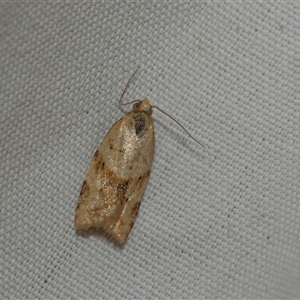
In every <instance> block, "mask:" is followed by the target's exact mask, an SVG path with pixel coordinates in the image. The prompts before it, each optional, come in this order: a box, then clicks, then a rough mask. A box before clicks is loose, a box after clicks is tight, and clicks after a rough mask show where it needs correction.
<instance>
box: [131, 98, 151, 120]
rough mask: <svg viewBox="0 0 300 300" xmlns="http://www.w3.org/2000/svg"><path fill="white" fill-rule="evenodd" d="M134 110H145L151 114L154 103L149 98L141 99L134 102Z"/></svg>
mask: <svg viewBox="0 0 300 300" xmlns="http://www.w3.org/2000/svg"><path fill="white" fill-rule="evenodd" d="M133 110H134V111H143V112H145V113H146V114H148V115H149V116H151V115H152V105H151V104H150V102H149V100H148V99H147V98H145V99H143V100H140V101H139V102H137V103H135V104H133Z"/></svg>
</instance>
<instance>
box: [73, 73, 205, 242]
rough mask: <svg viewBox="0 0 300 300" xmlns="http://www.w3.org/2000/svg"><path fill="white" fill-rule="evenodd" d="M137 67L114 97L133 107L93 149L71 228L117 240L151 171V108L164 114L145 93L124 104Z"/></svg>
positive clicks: (126, 227) (136, 206) (126, 232)
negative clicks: (96, 231)
mask: <svg viewBox="0 0 300 300" xmlns="http://www.w3.org/2000/svg"><path fill="white" fill-rule="evenodd" d="M136 71H137V70H136ZM136 71H135V72H134V74H133V75H132V76H131V78H130V79H129V81H128V83H127V85H126V87H125V89H124V91H123V93H122V95H121V98H120V100H119V105H127V104H132V103H133V109H132V111H131V112H129V113H127V114H126V115H125V116H124V117H123V118H121V119H120V120H119V121H117V122H116V123H115V124H114V125H113V126H112V127H111V129H110V130H109V132H108V133H107V134H106V135H105V137H104V138H103V140H102V142H101V144H100V146H99V148H98V149H97V151H96V153H95V155H94V157H93V159H92V162H91V165H90V167H89V169H88V171H87V174H86V177H85V180H84V182H83V185H82V188H81V192H80V196H79V200H78V204H77V208H76V213H75V221H74V223H75V228H76V229H88V228H90V227H96V228H103V229H104V230H105V231H106V232H108V233H109V234H111V235H112V237H113V238H114V239H115V240H116V241H117V242H118V243H120V244H123V243H124V242H125V241H126V239H127V237H128V235H129V233H130V231H131V228H132V226H133V224H134V222H135V218H136V215H137V213H138V211H139V207H140V203H141V200H142V198H143V195H144V192H145V189H146V185H147V182H148V179H149V175H150V169H151V165H152V160H153V154H154V145H155V135H154V125H153V120H152V117H151V115H152V109H153V108H156V109H158V110H160V111H161V112H163V113H165V112H164V111H162V110H161V109H160V108H158V107H156V106H153V105H151V104H150V102H149V100H148V99H147V98H144V99H142V100H134V101H131V102H129V103H125V104H123V102H122V98H123V95H124V93H125V91H126V89H127V87H128V85H129V82H130V81H131V79H132V77H133V76H134V75H135V73H136ZM165 114H166V115H167V116H169V117H170V118H172V117H171V116H170V115H168V114H167V113H165ZM172 119H173V120H174V121H175V122H176V123H178V124H179V125H180V126H181V127H182V128H183V129H184V130H185V131H186V129H185V128H184V127H183V126H182V125H181V124H180V123H179V122H178V121H176V120H175V119H174V118H172ZM186 132H187V131H186ZM187 134H188V135H190V134H189V133H188V132H187ZM190 136H191V135H190ZM191 137H192V136H191ZM192 139H194V138H193V137H192ZM194 140H195V139H194ZM195 141H196V142H197V143H199V142H198V141H197V140H195ZM199 144H200V143H199ZM200 145H201V146H202V144H200Z"/></svg>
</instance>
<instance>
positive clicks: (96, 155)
mask: <svg viewBox="0 0 300 300" xmlns="http://www.w3.org/2000/svg"><path fill="white" fill-rule="evenodd" d="M98 155H99V151H98V150H97V151H96V152H95V154H94V158H95V159H98Z"/></svg>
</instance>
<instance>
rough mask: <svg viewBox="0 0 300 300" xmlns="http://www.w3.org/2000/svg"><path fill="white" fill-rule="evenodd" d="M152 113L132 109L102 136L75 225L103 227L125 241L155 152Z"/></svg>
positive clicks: (83, 227)
mask: <svg viewBox="0 0 300 300" xmlns="http://www.w3.org/2000/svg"><path fill="white" fill-rule="evenodd" d="M154 144H155V139H154V127H153V121H152V119H151V117H150V116H149V115H147V114H146V113H144V112H130V113H128V114H127V115H126V116H124V117H123V118H122V119H120V120H119V121H118V122H116V123H115V124H114V125H113V126H112V128H111V129H110V131H109V132H108V133H107V134H106V136H105V137H104V139H103V140H102V142H101V144H100V146H99V148H98V150H97V151H96V153H95V155H94V158H93V159H92V162H91V165H90V168H89V170H88V172H87V175H86V178H85V181H84V183H83V186H82V189H81V194H80V197H79V200H78V205H77V209H76V215H75V228H76V229H87V228H90V227H102V228H104V229H105V230H106V231H107V232H108V233H110V234H111V235H112V236H113V237H114V238H115V239H116V240H117V241H118V242H119V243H124V242H125V241H126V238H127V236H128V234H129V233H130V230H131V228H132V226H133V224H134V221H135V216H136V214H137V212H138V209H139V205H140V202H141V200H142V197H143V195H144V191H145V188H146V184H147V181H148V178H149V174H150V169H151V165H152V159H153V153H154Z"/></svg>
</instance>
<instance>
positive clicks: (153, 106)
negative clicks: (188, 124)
mask: <svg viewBox="0 0 300 300" xmlns="http://www.w3.org/2000/svg"><path fill="white" fill-rule="evenodd" d="M152 108H156V109H158V110H159V111H160V112H162V113H163V114H165V115H166V116H168V117H169V118H170V119H172V120H173V121H174V122H175V123H177V124H178V125H179V126H180V127H181V128H182V129H183V130H184V131H185V132H186V133H187V135H188V136H189V137H190V138H192V139H193V140H194V141H195V142H196V143H198V144H199V145H200V146H201V147H203V148H204V149H206V148H205V147H204V145H203V144H201V143H200V142H199V141H197V140H196V139H195V138H194V137H193V136H192V135H191V134H190V133H189V132H188V131H187V130H186V129H185V128H184V127H183V126H182V125H181V124H180V123H179V122H178V121H177V120H176V119H175V118H173V117H172V116H171V115H169V114H168V113H166V112H165V111H163V110H162V109H160V108H159V107H157V106H155V105H152Z"/></svg>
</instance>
